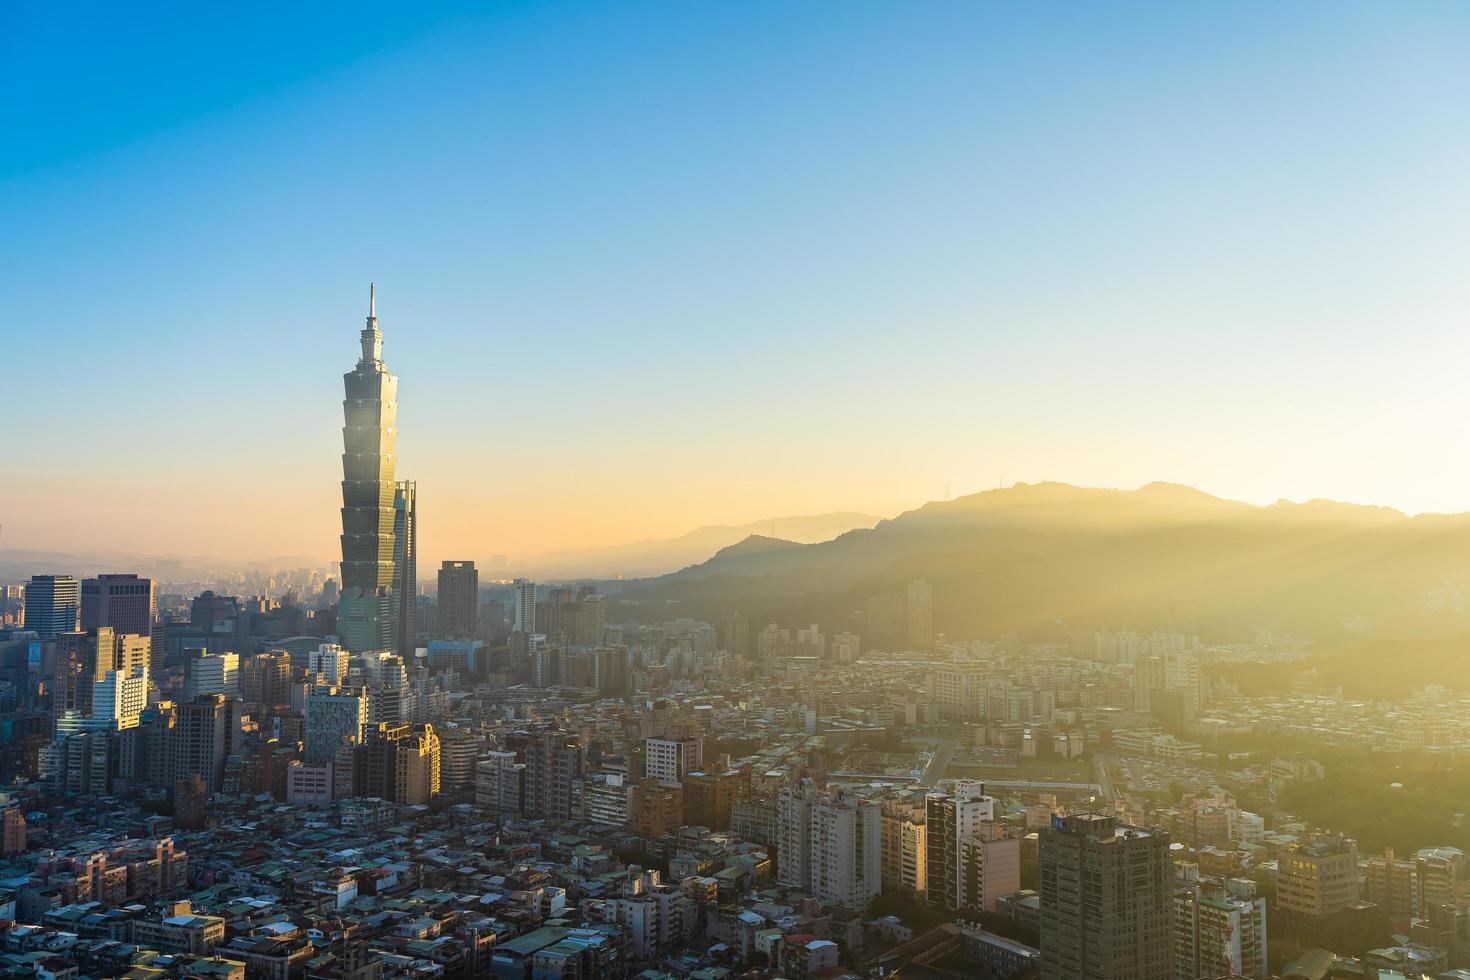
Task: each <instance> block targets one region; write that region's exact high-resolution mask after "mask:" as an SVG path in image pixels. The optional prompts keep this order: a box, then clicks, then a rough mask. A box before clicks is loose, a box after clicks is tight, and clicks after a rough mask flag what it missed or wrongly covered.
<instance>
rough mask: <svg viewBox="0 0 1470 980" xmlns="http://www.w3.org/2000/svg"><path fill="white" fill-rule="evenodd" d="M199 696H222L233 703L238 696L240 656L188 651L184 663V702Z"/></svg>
mask: <svg viewBox="0 0 1470 980" xmlns="http://www.w3.org/2000/svg"><path fill="white" fill-rule="evenodd" d="M201 694H223V695H224V696H225V700H227V701H233V700H234V699H235V698H238V697H239V696H240V655H239V654H236V653H208V652H206V651H204V650H194V651H190V655H189V659H188V660H186V661H184V700H185V701H192V700H194V699H195V698H197V697H198V696H199V695H201Z"/></svg>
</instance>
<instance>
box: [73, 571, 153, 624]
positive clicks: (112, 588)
mask: <svg viewBox="0 0 1470 980" xmlns="http://www.w3.org/2000/svg"><path fill="white" fill-rule="evenodd" d="M81 610H82V626H81V628H82V629H84V630H94V629H96V628H97V627H99V626H110V627H112V628H113V629H114V630H115V631H117V632H119V633H136V634H138V635H140V636H148V635H149V634H150V633H151V632H152V631H153V580H152V579H146V578H139V577H138V576H136V575H120V574H119V575H98V576H97V577H96V578H89V579H83V580H82V588H81Z"/></svg>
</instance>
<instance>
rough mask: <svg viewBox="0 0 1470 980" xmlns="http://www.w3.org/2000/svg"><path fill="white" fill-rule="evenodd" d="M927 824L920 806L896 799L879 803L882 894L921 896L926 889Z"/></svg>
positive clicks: (922, 808)
mask: <svg viewBox="0 0 1470 980" xmlns="http://www.w3.org/2000/svg"><path fill="white" fill-rule="evenodd" d="M928 829H929V828H928V824H926V823H925V822H924V807H922V806H914V805H912V804H910V803H905V802H902V801H899V800H891V801H888V802H886V803H884V804H883V811H882V815H881V817H880V821H879V827H878V836H879V841H880V848H881V861H880V869H879V873H880V875H881V881H882V885H883V892H884V893H885V894H890V893H891V894H901V895H915V896H917V895H922V894H924V889H925V888H926V887H927V885H926V882H927V877H926V874H925V869H926V868H927V866H928V858H929V855H928V851H927V840H928V836H927V835H928Z"/></svg>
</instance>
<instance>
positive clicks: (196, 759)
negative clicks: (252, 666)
mask: <svg viewBox="0 0 1470 980" xmlns="http://www.w3.org/2000/svg"><path fill="white" fill-rule="evenodd" d="M239 706H240V702H239V701H231V700H228V699H227V698H225V697H224V695H222V694H203V695H200V696H199V697H198V698H196V699H194V700H193V701H184V702H181V703H180V704H179V705H178V706H177V708H176V717H175V719H174V726H173V728H172V729H170V730H169V731H168V745H167V749H166V751H167V755H166V758H165V760H164V762H165V765H164V767H163V771H162V773H161V776H162V778H161V779H159V780H157V781H158V783H159V784H160V785H163V786H173V785H174V784H175V783H177V782H178V781H179V780H181V779H187V778H188V777H189V775H190V773H198V774H199V776H200V778H201V779H203V780H204V786H205V789H206V790H207V791H208V792H210V793H217V792H219V790H220V785H221V783H222V782H223V781H224V774H225V759H226V758H228V757H229V755H230V753H231V752H232V751H234V749H235V747H236V743H237V741H238V739H239V733H240V709H239Z"/></svg>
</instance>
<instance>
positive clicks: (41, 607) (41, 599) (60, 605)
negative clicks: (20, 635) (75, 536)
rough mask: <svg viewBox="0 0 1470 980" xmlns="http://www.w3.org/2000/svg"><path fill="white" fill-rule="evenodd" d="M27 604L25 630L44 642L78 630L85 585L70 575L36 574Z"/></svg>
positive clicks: (28, 586) (28, 587)
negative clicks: (82, 587)
mask: <svg viewBox="0 0 1470 980" xmlns="http://www.w3.org/2000/svg"><path fill="white" fill-rule="evenodd" d="M25 604H26V606H25V628H26V629H28V630H35V631H36V632H37V633H39V634H40V635H41V639H43V640H50V639H54V638H55V637H56V634H58V633H72V632H75V631H76V628H77V617H78V613H79V612H80V608H81V586H80V584H79V583H78V582H77V580H76V579H75V578H73V577H72V576H70V575H32V576H31V580H30V582H29V583H27V584H26V591H25ZM145 632H146V631H145Z"/></svg>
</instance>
